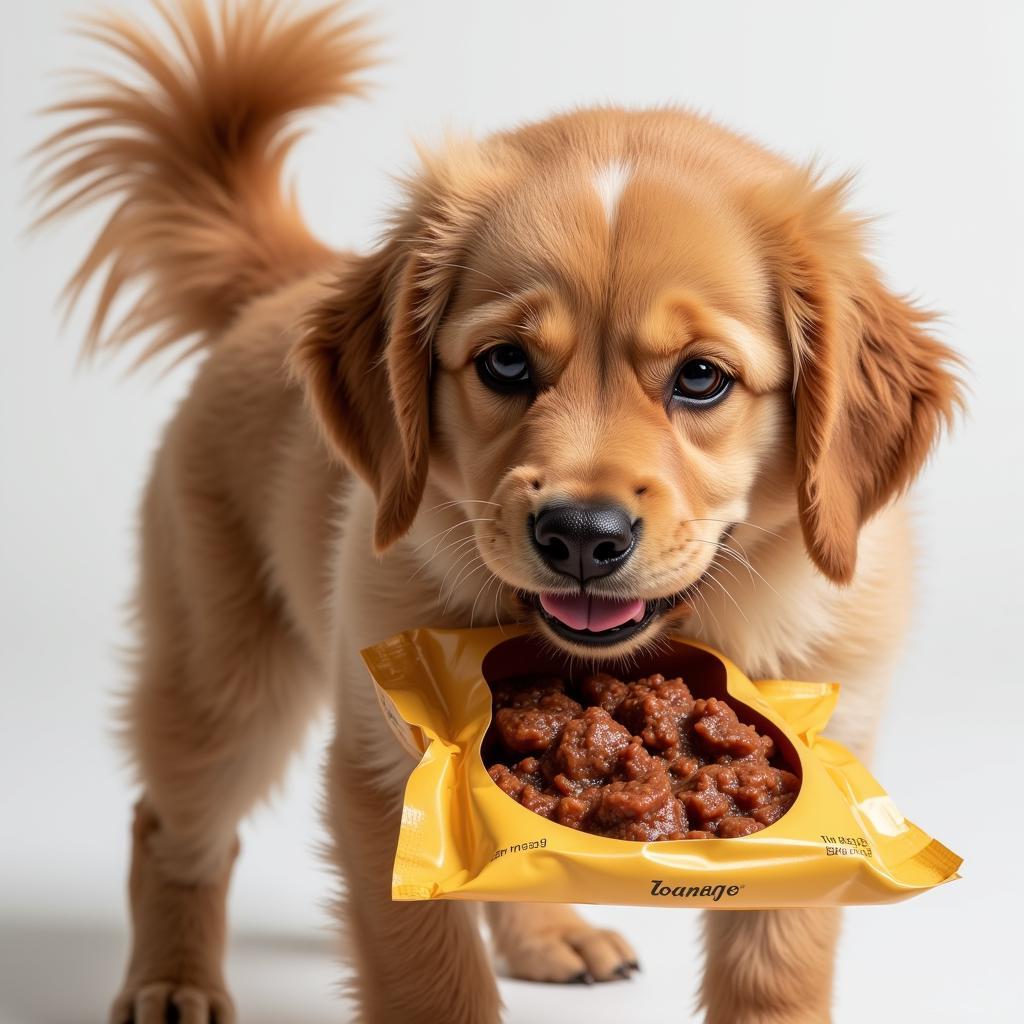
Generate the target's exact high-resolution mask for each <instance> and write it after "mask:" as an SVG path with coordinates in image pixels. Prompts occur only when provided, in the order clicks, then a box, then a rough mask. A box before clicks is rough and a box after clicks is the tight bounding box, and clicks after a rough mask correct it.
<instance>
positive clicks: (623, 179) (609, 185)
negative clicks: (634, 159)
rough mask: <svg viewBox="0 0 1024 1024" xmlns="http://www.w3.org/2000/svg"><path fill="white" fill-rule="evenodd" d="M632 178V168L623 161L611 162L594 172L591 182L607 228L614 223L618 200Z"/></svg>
mask: <svg viewBox="0 0 1024 1024" xmlns="http://www.w3.org/2000/svg"><path fill="white" fill-rule="evenodd" d="M632 176H633V167H632V165H631V164H628V163H626V161H625V160H613V161H611V163H607V164H605V165H604V167H599V168H598V169H597V170H596V171H595V172H594V177H593V178H592V179H591V181H592V182H593V185H594V191H595V192H597V197H598V199H600V200H601V207H602V209H603V210H604V216H605V220H607V221H608V226H609V227H610V226H611V225H612V224H613V223H614V221H615V211H616V210H617V209H618V207H619V200H620V199H621V198H622V193H623V192H625V191H626V186H627V185H628V184H629V179H630V178H631V177H632Z"/></svg>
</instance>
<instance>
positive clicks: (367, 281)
mask: <svg viewBox="0 0 1024 1024" xmlns="http://www.w3.org/2000/svg"><path fill="white" fill-rule="evenodd" d="M418 296H419V286H418V285H417V283H416V259H415V257H413V256H411V255H409V253H408V252H407V247H406V245H405V244H404V243H403V242H402V241H398V240H389V241H387V242H386V243H385V244H384V245H382V246H381V247H380V249H378V250H377V251H376V252H374V253H372V254H370V255H368V256H364V257H354V258H352V259H351V260H350V261H349V262H348V263H347V264H346V265H345V266H343V267H342V268H341V270H340V271H339V272H338V275H337V277H336V279H335V280H334V282H333V284H332V286H331V293H330V294H329V295H328V297H327V298H326V299H324V300H322V301H321V302H320V303H319V304H318V305H317V306H316V307H315V308H314V309H313V310H312V311H311V313H310V314H309V316H308V318H307V322H306V330H305V332H304V334H303V336H302V337H301V339H300V340H299V342H298V343H297V344H296V346H295V348H294V349H293V351H292V356H291V363H292V368H293V370H294V371H295V372H296V373H297V375H298V376H299V377H300V379H301V380H302V381H303V384H304V386H305V390H306V395H307V398H308V401H309V402H310V405H311V406H312V409H313V412H314V414H315V415H316V418H317V420H318V422H319V424H320V427H321V429H322V431H323V433H324V435H325V437H326V439H327V441H328V443H329V444H330V445H331V446H332V447H333V448H334V449H336V450H337V452H338V453H339V454H340V455H341V456H342V458H343V459H344V460H345V462H346V463H347V464H348V465H349V466H351V467H352V469H354V470H355V471H356V472H357V473H358V474H359V475H360V476H361V477H362V478H363V479H364V480H365V481H366V482H367V483H368V484H369V485H370V487H371V488H372V489H373V492H374V494H375V495H376V497H377V519H376V523H375V527H374V546H375V548H376V549H377V551H378V552H380V551H383V550H384V549H385V548H387V547H388V546H389V545H390V544H392V543H393V542H394V541H395V540H397V539H398V538H399V537H401V536H402V534H404V533H405V532H406V530H408V528H409V526H410V525H411V523H412V520H413V518H414V517H415V515H416V510H417V509H418V508H419V504H420V498H421V496H422V494H423V487H424V484H425V483H426V478H427V463H428V457H429V439H430V365H431V338H430V336H429V331H428V329H429V326H430V324H429V323H426V322H424V321H423V319H422V317H421V316H420V315H419V311H418V309H417V304H418V303H420V302H422V298H419V297H418Z"/></svg>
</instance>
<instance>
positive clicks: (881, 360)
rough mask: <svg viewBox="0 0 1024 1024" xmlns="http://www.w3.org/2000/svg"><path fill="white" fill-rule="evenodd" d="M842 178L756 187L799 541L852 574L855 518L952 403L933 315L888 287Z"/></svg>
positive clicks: (894, 488) (912, 457)
mask: <svg viewBox="0 0 1024 1024" xmlns="http://www.w3.org/2000/svg"><path fill="white" fill-rule="evenodd" d="M848 184H849V183H848V180H846V179H844V180H840V181H838V182H835V183H833V184H826V185H822V184H820V183H819V182H817V181H816V180H815V178H814V175H813V174H812V173H811V172H801V173H800V174H796V175H793V176H792V177H791V178H788V179H786V180H784V181H780V182H776V183H774V184H773V185H772V186H770V187H767V188H762V189H761V190H760V191H759V193H758V196H757V202H758V203H759V205H760V211H759V212H760V219H761V230H762V233H763V240H764V244H765V247H766V251H767V253H768V259H769V264H770V266H771V270H772V273H773V277H774V281H775V286H776V289H777V295H778V305H779V312H780V315H781V320H782V323H783V326H784V329H785V331H786V334H787V337H788V339H789V342H790V345H791V347H792V352H793V367H794V384H793V401H794V414H795V429H796V437H795V449H796V464H797V467H796V468H797V490H798V494H797V498H798V504H799V510H800V519H801V524H802V527H803V533H804V539H805V542H806V544H807V550H808V552H809V554H810V556H811V558H812V559H813V560H814V562H815V564H816V565H817V566H818V568H819V569H820V570H821V571H822V572H823V573H824V574H825V575H826V576H828V577H829V578H830V579H832V580H833V581H835V582H837V583H848V582H850V580H851V579H852V578H853V574H854V570H855V568H856V561H857V538H858V535H859V533H860V528H861V526H862V525H863V524H864V522H865V521H866V520H867V519H868V518H869V517H870V516H871V515H872V514H873V513H875V512H876V511H878V509H880V508H881V507H882V506H884V505H885V504H886V503H887V502H888V501H890V500H891V499H892V498H893V497H895V496H896V495H897V494H899V493H900V492H901V491H902V490H903V489H904V488H905V487H906V486H907V485H908V484H909V483H910V482H911V480H912V479H913V478H914V476H915V475H916V474H917V472H918V471H919V470H920V468H921V466H922V464H923V463H924V461H925V459H926V458H927V456H928V453H929V452H930V451H931V448H932V446H933V444H934V443H935V441H936V440H937V438H938V436H939V434H940V433H941V431H942V429H943V427H945V426H948V425H949V424H950V422H951V420H952V417H953V414H954V412H955V410H956V409H957V408H958V407H959V406H960V404H961V395H960V390H959V382H958V380H957V379H956V377H954V376H953V374H952V373H951V372H950V370H949V367H950V366H951V365H955V364H958V363H959V359H958V357H957V356H956V355H955V353H953V352H952V351H951V350H950V349H949V348H947V347H946V346H945V345H943V344H941V343H940V342H938V341H936V340H935V338H933V337H932V336H931V335H930V334H929V333H928V330H927V328H928V326H929V324H930V323H931V322H932V320H933V319H934V317H933V316H932V314H930V313H928V312H926V311H923V310H921V309H919V308H918V307H916V306H915V305H913V304H912V303H911V302H909V301H908V300H906V299H903V298H900V297H898V296H896V295H894V294H893V293H892V292H891V291H889V290H888V289H887V288H886V287H885V285H884V284H883V283H882V282H881V280H880V279H879V276H878V273H877V271H876V269H875V268H874V267H873V266H872V264H871V263H870V261H869V260H868V259H867V257H866V255H865V252H864V234H865V230H864V229H865V222H864V221H863V220H862V219H860V218H857V217H856V216H854V215H852V214H850V213H849V212H847V211H846V210H845V209H844V200H845V194H846V191H847V188H848Z"/></svg>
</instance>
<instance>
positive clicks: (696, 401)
mask: <svg viewBox="0 0 1024 1024" xmlns="http://www.w3.org/2000/svg"><path fill="white" fill-rule="evenodd" d="M731 384H732V377H730V376H729V375H728V374H727V373H726V372H725V371H724V370H723V369H722V368H721V367H720V366H716V365H715V364H714V363H713V362H711V361H710V360H709V359H688V360H687V361H686V362H685V363H683V365H682V366H680V367H679V373H678V374H677V375H676V379H675V383H674V384H673V386H672V397H673V398H674V399H675V400H677V401H681V402H685V403H686V404H687V405H710V404H712V403H713V402H715V401H717V400H718V399H719V398H722V397H723V396H724V395H725V393H726V392H727V391H728V390H729V387H730V386H731Z"/></svg>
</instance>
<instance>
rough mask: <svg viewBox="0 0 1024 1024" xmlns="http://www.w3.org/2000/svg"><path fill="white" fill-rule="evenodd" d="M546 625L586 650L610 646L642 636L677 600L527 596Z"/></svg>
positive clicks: (568, 595) (585, 595)
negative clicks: (658, 616) (587, 648)
mask: <svg viewBox="0 0 1024 1024" xmlns="http://www.w3.org/2000/svg"><path fill="white" fill-rule="evenodd" d="M523 596H524V597H525V599H526V601H527V603H529V604H530V605H532V606H533V608H534V609H535V610H536V611H537V613H538V615H540V617H541V619H542V620H543V621H544V623H545V625H547V626H548V628H549V629H550V630H551V631H552V632H553V633H555V634H557V635H558V636H560V637H562V638H563V639H565V640H569V641H571V642H572V643H574V644H580V645H582V646H584V647H611V646H613V645H615V644H620V643H622V642H623V641H625V640H630V639H632V638H633V637H635V636H638V635H639V634H640V633H642V632H643V631H644V630H645V629H646V628H647V627H648V626H649V625H650V623H651V621H652V620H653V619H654V618H655V616H657V615H659V614H661V613H662V612H665V611H667V610H668V609H669V608H671V607H672V606H673V605H674V604H675V598H671V597H659V598H656V599H655V600H653V601H644V600H643V599H641V598H638V597H634V598H613V597H605V596H603V595H600V594H524V595H523Z"/></svg>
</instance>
